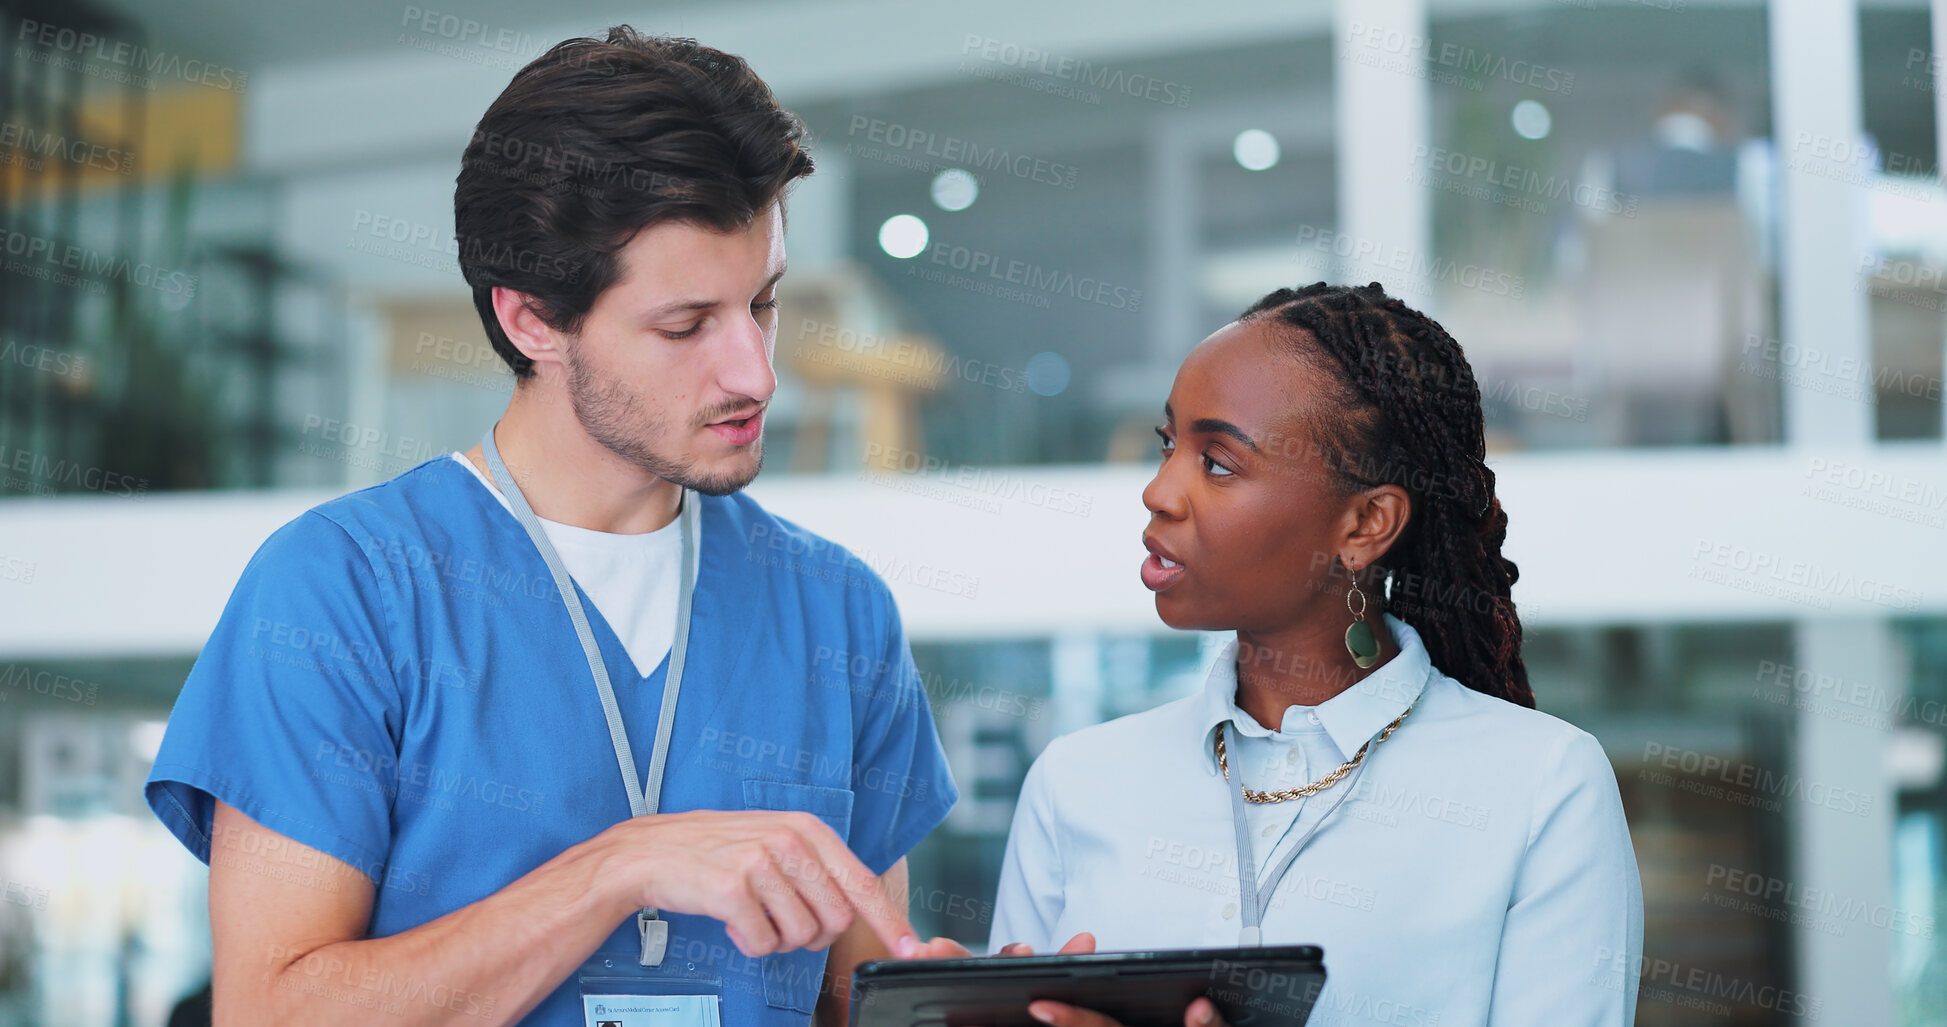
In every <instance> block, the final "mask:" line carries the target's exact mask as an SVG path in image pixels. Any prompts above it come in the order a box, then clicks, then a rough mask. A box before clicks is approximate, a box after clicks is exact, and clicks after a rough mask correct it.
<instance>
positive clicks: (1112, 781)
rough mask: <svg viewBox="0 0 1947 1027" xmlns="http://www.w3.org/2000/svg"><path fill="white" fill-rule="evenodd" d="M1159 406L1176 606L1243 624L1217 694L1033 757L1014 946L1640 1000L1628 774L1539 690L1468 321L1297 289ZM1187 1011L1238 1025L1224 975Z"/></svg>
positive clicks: (1577, 1008)
mask: <svg viewBox="0 0 1947 1027" xmlns="http://www.w3.org/2000/svg"><path fill="white" fill-rule="evenodd" d="M1163 414H1164V423H1163V424H1162V425H1161V426H1160V427H1158V429H1157V434H1158V435H1159V436H1161V439H1162V459H1161V466H1160V467H1159V468H1158V469H1157V472H1156V477H1155V480H1153V481H1152V482H1150V484H1149V487H1148V488H1146V489H1145V490H1144V491H1143V503H1144V505H1145V506H1147V507H1148V509H1149V512H1150V519H1149V526H1148V529H1147V530H1146V531H1145V533H1144V535H1143V542H1144V545H1145V546H1146V547H1147V548H1148V550H1149V555H1148V558H1147V559H1146V560H1145V561H1144V563H1143V565H1142V580H1143V584H1145V585H1146V586H1148V587H1149V588H1150V589H1151V590H1153V591H1154V592H1155V593H1156V610H1157V612H1158V613H1159V614H1160V615H1161V616H1162V619H1163V620H1164V622H1166V623H1168V624H1169V625H1170V626H1171V627H1175V628H1182V629H1195V630H1202V631H1224V632H1235V633H1236V641H1235V642H1234V643H1232V644H1230V645H1228V646H1227V647H1226V648H1225V649H1224V651H1223V653H1222V655H1221V656H1220V657H1219V658H1218V659H1217V660H1216V661H1215V664H1214V665H1213V666H1212V668H1211V670H1210V672H1209V676H1208V678H1207V681H1206V684H1205V687H1204V688H1203V690H1202V691H1201V693H1200V694H1197V695H1195V696H1192V697H1190V698H1186V699H1181V700H1178V701H1176V702H1172V703H1169V704H1167V705H1164V706H1161V707H1158V708H1156V709H1153V710H1149V711H1147V712H1144V713H1138V714H1135V715H1132V716H1128V717H1123V718H1120V719H1118V720H1115V721H1112V722H1110V723H1106V724H1100V725H1096V726H1094V727H1090V728H1087V729H1084V730H1082V731H1078V732H1076V733H1074V734H1070V735H1067V736H1064V737H1062V738H1058V739H1056V740H1055V741H1054V742H1053V743H1052V744H1050V745H1049V746H1048V748H1047V750H1046V751H1045V752H1044V753H1042V755H1041V756H1040V758H1039V759H1037V760H1036V761H1035V764H1034V767H1033V768H1032V769H1031V770H1030V771H1029V773H1028V776H1027V781H1026V783H1025V785H1024V786H1023V789H1022V795H1021V800H1020V804H1019V806H1018V807H1017V809H1016V812H1015V817H1014V825H1013V830H1012V832H1011V833H1010V835H1009V838H1008V845H1007V855H1006V858H1005V860H1004V862H1003V866H1002V870H1001V884H1000V894H999V897H998V899H997V902H996V904H995V910H994V921H993V942H994V944H995V945H996V946H1003V945H1005V946H1006V947H1005V949H1004V950H1003V951H1004V952H1007V953H1020V952H1023V951H1025V950H1039V951H1047V950H1048V949H1049V948H1051V947H1052V946H1053V945H1055V944H1056V943H1057V942H1061V941H1062V940H1063V939H1067V942H1066V944H1065V945H1064V946H1063V949H1062V950H1063V951H1068V952H1076V951H1089V950H1091V949H1092V948H1095V947H1097V946H1099V947H1100V949H1102V950H1104V951H1110V950H1139V949H1167V948H1202V947H1226V946H1233V945H1253V944H1260V943H1261V944H1317V945H1320V946H1322V947H1323V948H1324V952H1325V964H1326V968H1327V971H1328V975H1329V977H1328V980H1327V983H1326V985H1325V989H1324V991H1323V992H1322V993H1321V994H1320V995H1319V999H1318V1003H1317V1006H1316V1007H1315V1009H1314V1013H1313V1019H1312V1021H1311V1022H1312V1023H1314V1024H1337V1023H1387V1024H1400V1025H1415V1027H1430V1025H1434V1024H1438V1025H1439V1027H1460V1025H1463V1024H1490V1025H1495V1027H1503V1025H1506V1027H1514V1025H1523V1027H1526V1025H1542V1024H1547V1025H1558V1024H1576V1025H1596V1024H1601V1025H1616V1027H1621V1025H1627V1024H1629V1023H1631V1022H1632V1021H1633V1020H1634V1016H1635V1006H1636V992H1637V962H1638V956H1639V953H1640V952H1641V948H1642V890H1641V883H1640V880H1639V878H1638V876H1637V870H1636V860H1635V854H1634V852H1633V850H1632V848H1631V845H1630V838H1629V828H1628V824H1627V823H1626V821H1625V820H1624V817H1623V810H1622V803H1621V800H1620V797H1619V795H1618V790H1617V787H1616V779H1615V772H1614V770H1613V769H1612V768H1611V766H1610V764H1609V761H1608V759H1607V757H1606V756H1605V755H1604V754H1603V750H1602V746H1601V745H1600V744H1599V743H1598V742H1597V741H1596V740H1595V738H1593V737H1592V736H1590V735H1589V734H1588V733H1587V732H1584V731H1582V730H1579V729H1577V728H1576V727H1574V726H1572V725H1570V724H1568V723H1566V722H1564V721H1561V720H1558V719H1556V718H1555V717H1552V716H1549V715H1547V714H1545V713H1541V712H1539V711H1537V710H1536V709H1535V708H1534V707H1535V696H1534V693H1533V692H1532V691H1531V690H1530V689H1529V686H1528V676H1527V671H1526V669H1525V667H1524V666H1523V664H1522V661H1521V622H1520V620H1519V618H1518V617H1517V616H1516V613H1515V608H1514V603H1513V601H1512V599H1511V598H1510V596H1509V590H1510V587H1511V586H1512V585H1513V584H1514V581H1515V577H1516V570H1515V566H1514V564H1513V563H1512V562H1510V561H1509V560H1508V559H1507V558H1505V557H1503V556H1502V555H1501V545H1502V542H1503V541H1504V540H1505V539H1506V537H1507V527H1508V518H1507V515H1506V514H1505V513H1503V512H1502V510H1501V505H1500V502H1499V501H1498V500H1497V499H1496V498H1495V495H1494V472H1493V471H1491V470H1489V469H1488V467H1487V465H1486V464H1485V463H1483V460H1482V458H1483V456H1484V455H1485V447H1484V444H1483V440H1482V417H1481V405H1480V390H1479V387H1478V386H1477V385H1476V383H1475V381H1474V376H1473V372H1472V370H1471V369H1470V368H1469V367H1468V365H1467V361H1466V358H1465V357H1464V355H1463V354H1462V353H1461V349H1460V345H1459V344H1458V343H1457V342H1455V341H1454V339H1453V338H1452V337H1451V336H1450V335H1448V334H1447V332H1446V331H1445V330H1444V329H1443V328H1441V327H1440V325H1439V324H1437V323H1435V322H1434V321H1433V320H1432V319H1431V318H1428V317H1426V316H1425V315H1424V314H1421V313H1419V312H1418V311H1416V310H1413V309H1412V308H1410V307H1408V306H1406V305H1405V304H1404V303H1402V302H1400V301H1399V300H1397V299H1394V298H1391V297H1389V296H1387V295H1386V294H1385V292H1384V291H1383V290H1382V289H1381V287H1380V286H1379V285H1378V284H1377V283H1375V284H1372V285H1367V286H1362V287H1346V286H1332V285H1326V284H1325V283H1322V282H1321V283H1319V284H1316V285H1311V286H1308V287H1306V288H1303V289H1298V290H1291V289H1280V290H1278V291H1277V292H1274V293H1272V294H1270V295H1269V296H1266V297H1264V298H1263V299H1262V300H1259V301H1258V302H1257V303H1255V304H1253V305H1252V306H1251V307H1250V309H1248V310H1246V311H1244V313H1243V314H1242V315H1241V316H1240V317H1239V318H1238V319H1237V320H1236V321H1234V322H1232V323H1231V324H1229V325H1226V326H1224V327H1223V328H1222V329H1220V330H1219V331H1217V332H1216V333H1215V334H1213V335H1211V336H1210V337H1209V338H1208V339H1205V340H1204V341H1203V342H1202V344H1200V345H1199V346H1198V347H1197V348H1196V350H1195V351H1194V352H1192V353H1191V354H1190V356H1189V358H1188V359H1186V360H1185V361H1184V363H1183V367H1182V369H1181V370H1180V371H1179V372H1178V373H1177V377H1176V382H1175V385H1174V387H1173V388H1172V389H1171V391H1170V396H1169V400H1168V402H1167V403H1166V404H1164V407H1163ZM1009 943H1012V944H1009ZM1029 1011H1030V1012H1031V1013H1033V1014H1034V1015H1035V1016H1036V1017H1037V1018H1038V1019H1040V1020H1042V1021H1044V1022H1047V1023H1053V1024H1061V1025H1094V1027H1100V1025H1103V1024H1108V1023H1110V1021H1109V1020H1107V1019H1106V1018H1104V1017H1101V1016H1099V1015H1098V1014H1095V1013H1092V1012H1088V1011H1086V1010H1079V1009H1073V1008H1070V1007H1066V1006H1060V1005H1057V1004H1055V1003H1046V1002H1039V1003H1035V1004H1034V1005H1033V1006H1031V1007H1030V1010H1029ZM1184 1022H1185V1023H1186V1024H1207V1023H1214V1022H1216V1021H1215V1019H1214V1015H1213V1011H1212V1010H1211V1009H1210V1008H1209V1007H1208V1003H1207V1001H1206V1000H1203V999H1199V1000H1198V1001H1197V1002H1196V1003H1195V1004H1194V1005H1193V1006H1192V1007H1191V1008H1190V1009H1189V1010H1186V1012H1185V1017H1184Z"/></svg>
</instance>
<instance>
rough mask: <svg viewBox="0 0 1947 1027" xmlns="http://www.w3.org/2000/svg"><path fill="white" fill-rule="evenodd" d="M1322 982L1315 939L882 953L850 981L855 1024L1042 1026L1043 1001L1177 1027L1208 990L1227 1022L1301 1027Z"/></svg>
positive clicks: (1147, 1026) (1133, 1022)
mask: <svg viewBox="0 0 1947 1027" xmlns="http://www.w3.org/2000/svg"><path fill="white" fill-rule="evenodd" d="M1324 987H1325V952H1324V950H1323V949H1321V948H1319V947H1318V946H1316V945H1285V946H1268V947H1262V948H1248V949H1165V950H1162V951H1157V952H1096V953H1091V954H1089V955H1083V956H994V957H989V958H985V959H888V960H879V961H877V962H871V963H865V964H863V965H861V966H860V967H859V969H858V972H857V974H856V975H855V976H854V977H853V978H852V1025H853V1027H1043V1025H1042V1024H1041V1022H1040V1021H1039V1020H1036V1019H1034V1018H1033V1017H1031V1016H1029V1015H1028V1003H1029V1002H1032V1001H1034V1000H1036V999H1044V998H1045V999H1053V1000H1055V1001H1057V1002H1066V1003H1068V1004H1070V1005H1074V1006H1080V1007H1082V1008H1084V1009H1092V1010H1094V1011H1096V1012H1098V1013H1102V1014H1104V1015H1106V1016H1110V1017H1113V1018H1115V1019H1116V1020H1118V1021H1120V1022H1121V1023H1123V1024H1124V1025H1125V1027H1181V1025H1182V1023H1183V1010H1184V1009H1185V1008H1186V1007H1188V1006H1189V1004H1190V1003H1191V1002H1192V1001H1193V1000H1195V999H1196V998H1197V996H1199V995H1207V996H1209V997H1210V1000H1211V1001H1213V1002H1215V1003H1216V1004H1217V1008H1218V1009H1219V1010H1220V1011H1222V1012H1223V1014H1224V1019H1225V1020H1227V1021H1229V1022H1230V1023H1231V1024H1232V1027H1303V1024H1304V1022H1305V1019H1306V1018H1307V1017H1309V1016H1310V1015H1311V1010H1312V1004H1313V1003H1315V1002H1317V1001H1318V993H1319V991H1320V989H1322V988H1324Z"/></svg>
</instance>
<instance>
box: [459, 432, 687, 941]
mask: <svg viewBox="0 0 1947 1027" xmlns="http://www.w3.org/2000/svg"><path fill="white" fill-rule="evenodd" d="M480 450H481V452H482V453H483V454H484V455H485V456H486V459H487V470H488V471H490V472H492V474H493V479H494V484H495V485H497V486H498V487H499V488H500V494H501V496H502V497H503V498H505V499H506V500H507V505H508V507H509V508H510V509H512V510H513V512H514V519H515V520H517V521H519V522H520V523H521V527H522V528H524V529H526V531H527V537H528V539H529V540H530V541H532V542H533V543H534V548H535V549H537V550H539V551H540V553H541V559H542V560H544V561H546V562H547V565H548V573H549V574H551V575H553V576H554V587H555V588H556V589H558V590H559V591H560V593H561V602H562V605H564V606H566V607H567V609H568V619H569V620H570V621H573V622H574V625H575V635H576V637H578V638H579V639H580V640H581V651H582V655H583V656H585V657H587V659H588V672H589V673H590V674H591V675H593V676H594V678H595V691H596V692H597V693H598V694H599V695H600V696H601V700H602V716H603V717H605V718H606V719H607V720H608V740H609V743H610V744H611V745H613V746H614V747H615V763H616V766H617V767H618V768H620V769H621V771H622V786H623V788H625V789H626V790H627V791H628V793H629V812H630V813H631V814H632V815H634V816H638V817H642V816H649V815H651V814H653V813H655V812H656V809H657V807H658V806H659V805H660V804H661V801H662V785H663V770H664V767H665V766H666V765H667V764H668V761H669V735H670V731H671V729H672V728H673V727H674V726H675V724H676V698H677V696H678V694H679V693H681V691H682V689H683V664H684V662H685V658H686V657H687V656H688V655H689V647H690V601H691V599H692V597H693V596H694V594H695V592H696V555H697V535H698V533H699V532H698V520H699V517H700V516H701V512H700V510H699V507H700V506H701V504H700V503H696V502H691V501H690V500H689V497H688V496H687V495H685V496H684V497H683V501H682V512H681V513H680V514H679V515H678V518H679V520H681V522H682V525H681V527H680V528H679V529H678V530H679V531H680V532H681V533H682V537H683V556H682V561H683V562H682V564H681V566H680V568H679V570H678V579H677V580H678V585H677V590H676V637H675V638H674V640H672V642H671V643H670V647H669V674H668V676H667V677H666V678H665V680H664V683H663V700H662V710H661V712H660V714H659V715H658V716H657V718H656V739H655V742H654V743H653V746H652V748H651V749H650V750H649V779H648V781H647V782H646V784H645V783H643V782H639V781H637V779H636V770H635V755H634V754H633V753H631V752H630V751H629V736H628V733H627V732H626V731H624V730H623V728H622V709H621V707H620V706H619V705H618V704H617V703H616V701H615V688H614V686H613V685H611V684H610V683H609V677H608V666H607V665H606V664H604V663H603V662H602V651H601V647H600V646H599V645H597V644H596V642H595V629H594V628H593V627H590V626H589V623H588V614H587V613H586V612H585V611H583V610H582V608H581V597H580V596H579V595H577V594H576V593H575V582H574V579H573V578H571V577H569V576H568V568H567V566H566V565H565V564H563V563H562V562H561V554H559V553H557V552H555V549H554V544H553V543H551V542H549V541H548V536H547V532H545V531H543V530H542V528H541V519H540V518H539V517H536V516H535V515H534V508H533V507H531V506H529V505H528V503H527V497H526V496H525V495H522V494H521V489H520V486H519V485H517V484H515V483H514V476H513V475H511V474H509V473H508V472H507V465H506V464H505V463H503V462H502V461H501V459H500V449H499V448H498V447H497V446H495V445H494V429H493V428H492V427H489V428H488V429H487V434H486V435H484V436H482V437H481V439H480ZM636 922H637V927H638V933H639V934H640V935H641V938H642V957H641V962H642V965H643V966H660V965H661V964H662V961H663V953H664V951H665V950H666V949H667V948H668V944H669V924H668V923H667V922H666V921H664V920H662V919H660V918H658V917H657V916H656V911H655V910H653V909H644V910H642V911H641V913H639V914H638V915H637V917H636Z"/></svg>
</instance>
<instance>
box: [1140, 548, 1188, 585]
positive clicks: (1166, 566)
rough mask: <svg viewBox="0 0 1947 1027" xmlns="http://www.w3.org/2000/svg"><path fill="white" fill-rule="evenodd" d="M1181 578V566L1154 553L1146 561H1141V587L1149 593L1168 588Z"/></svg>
mask: <svg viewBox="0 0 1947 1027" xmlns="http://www.w3.org/2000/svg"><path fill="white" fill-rule="evenodd" d="M1182 576H1183V565H1182V564H1180V563H1173V562H1171V561H1169V560H1165V559H1163V557H1161V556H1159V555H1157V554H1155V553H1151V554H1149V557H1148V559H1145V560H1144V561H1143V585H1144V587H1146V588H1148V589H1149V590H1150V591H1151V592H1161V591H1163V590H1164V589H1167V588H1169V587H1170V586H1171V585H1174V584H1176V581H1177V579H1178V578H1181V577H1182Z"/></svg>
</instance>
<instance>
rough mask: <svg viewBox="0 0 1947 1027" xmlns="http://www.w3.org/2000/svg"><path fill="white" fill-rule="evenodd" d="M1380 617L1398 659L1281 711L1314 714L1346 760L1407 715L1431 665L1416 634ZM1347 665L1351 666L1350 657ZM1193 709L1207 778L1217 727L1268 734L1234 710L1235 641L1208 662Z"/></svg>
mask: <svg viewBox="0 0 1947 1027" xmlns="http://www.w3.org/2000/svg"><path fill="white" fill-rule="evenodd" d="M1385 618H1386V626H1387V627H1389V628H1391V629H1392V632H1393V639H1394V640H1395V641H1397V642H1398V643H1399V655H1397V656H1394V657H1393V658H1392V659H1391V660H1388V661H1386V664H1385V666H1383V667H1380V668H1379V669H1378V670H1377V671H1375V672H1373V673H1372V674H1370V675H1367V676H1366V677H1365V678H1364V679H1363V680H1361V681H1359V682H1358V683H1357V684H1355V685H1353V686H1352V687H1350V688H1347V689H1346V690H1345V691H1343V692H1340V693H1339V694H1337V695H1335V696H1333V697H1331V698H1330V699H1327V700H1325V701H1324V702H1322V703H1319V704H1318V705H1317V706H1313V707H1309V708H1307V707H1293V708H1292V709H1289V710H1287V711H1285V716H1286V717H1287V718H1290V717H1303V716H1304V715H1305V714H1306V713H1307V712H1313V713H1317V714H1318V720H1319V724H1320V725H1321V726H1322V727H1324V728H1325V733H1326V734H1327V735H1329V736H1330V737H1331V739H1332V744H1334V745H1336V746H1338V747H1339V751H1340V752H1342V753H1344V754H1345V755H1346V758H1348V759H1350V758H1351V755H1352V754H1353V753H1355V752H1358V751H1359V747H1360V746H1361V745H1364V744H1366V742H1368V741H1370V740H1371V739H1372V737H1373V736H1374V735H1377V734H1378V733H1379V732H1380V730H1381V729H1382V728H1384V727H1385V726H1386V725H1387V724H1390V723H1392V722H1393V720H1394V718H1396V717H1398V716H1399V715H1400V714H1401V713H1404V712H1406V708H1407V707H1408V706H1410V705H1411V704H1412V703H1414V702H1415V701H1417V700H1418V699H1419V697H1420V694H1421V692H1423V691H1424V690H1425V689H1426V685H1427V682H1428V681H1430V680H1431V679H1432V677H1433V661H1432V659H1431V658H1429V657H1428V656H1427V653H1426V646H1425V645H1424V644H1422V643H1421V642H1420V635H1419V632H1417V631H1414V630H1413V628H1412V626H1411V625H1409V624H1407V623H1406V622H1405V621H1403V620H1400V619H1399V618H1398V617H1395V616H1393V615H1392V614H1390V613H1389V614H1386V615H1385ZM1346 662H1347V664H1348V665H1350V663H1351V657H1350V656H1349V655H1348V656H1347V657H1346ZM1197 708H1198V714H1197V717H1198V721H1197V722H1198V725H1199V726H1200V727H1201V728H1202V729H1203V734H1202V736H1201V737H1202V740H1203V742H1202V744H1203V756H1204V762H1205V764H1206V765H1207V766H1208V768H1209V770H1210V773H1212V774H1215V773H1217V772H1218V771H1217V754H1216V752H1215V751H1214V749H1213V748H1212V744H1211V739H1212V736H1213V735H1215V734H1216V731H1217V725H1219V724H1222V723H1224V722H1225V721H1231V722H1233V727H1232V728H1231V730H1232V731H1234V732H1237V733H1240V734H1244V735H1250V736H1258V737H1264V736H1268V735H1269V734H1270V732H1269V731H1266V730H1265V729H1264V727H1263V725H1261V724H1259V723H1258V722H1257V720H1256V718H1254V717H1252V716H1251V715H1250V714H1248V713H1245V712H1244V711H1243V710H1241V709H1239V708H1238V706H1237V640H1236V639H1235V638H1233V639H1231V640H1230V642H1229V643H1228V644H1226V645H1225V646H1224V647H1223V649H1222V650H1221V651H1220V652H1219V653H1218V654H1217V659H1216V662H1215V663H1213V664H1211V667H1210V673H1209V676H1208V677H1207V678H1205V680H1204V687H1203V695H1202V696H1201V698H1200V699H1199V702H1198V707H1197Z"/></svg>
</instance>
